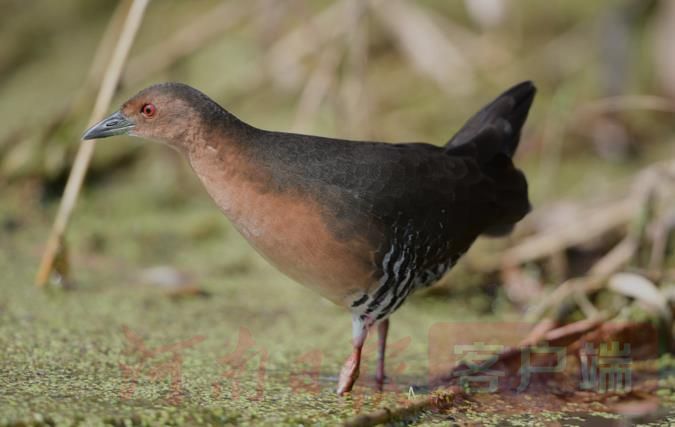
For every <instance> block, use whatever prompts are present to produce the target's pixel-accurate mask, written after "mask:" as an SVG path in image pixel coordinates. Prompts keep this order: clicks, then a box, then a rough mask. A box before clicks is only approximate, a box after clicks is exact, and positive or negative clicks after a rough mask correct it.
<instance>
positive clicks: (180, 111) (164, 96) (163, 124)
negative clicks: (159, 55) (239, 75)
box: [82, 83, 233, 151]
mask: <svg viewBox="0 0 675 427" xmlns="http://www.w3.org/2000/svg"><path fill="white" fill-rule="evenodd" d="M228 118H233V116H231V115H230V114H229V113H227V112H226V111H225V110H223V109H222V107H220V106H219V105H218V104H217V103H215V102H214V101H213V100H211V99H210V98H209V97H208V96H206V95H204V94H203V93H202V92H200V91H198V90H197V89H194V88H192V87H190V86H187V85H184V84H181V83H162V84H157V85H154V86H150V87H148V88H146V89H143V90H142V91H140V92H139V93H138V94H136V95H135V96H133V97H132V98H130V99H129V100H128V101H126V102H125V103H124V104H123V105H122V107H121V108H120V109H119V110H118V111H116V112H114V113H113V114H111V115H110V116H108V117H106V118H105V119H103V120H101V121H100V122H98V123H96V124H95V125H93V126H92V127H90V128H89V129H87V131H86V132H85V133H84V135H83V136H82V138H83V139H99V138H107V137H109V136H114V135H131V136H138V137H141V138H146V139H150V140H154V141H159V142H163V143H165V144H167V145H169V146H172V147H174V148H176V149H178V150H179V151H183V150H184V149H185V148H187V145H189V144H191V143H194V141H195V140H197V139H199V138H203V137H205V136H207V135H205V133H208V132H213V131H214V130H216V129H218V128H219V127H222V126H223V125H226V124H227V122H228V120H227V119H228Z"/></svg>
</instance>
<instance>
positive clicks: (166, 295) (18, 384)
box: [0, 152, 672, 426]
mask: <svg viewBox="0 0 675 427" xmlns="http://www.w3.org/2000/svg"><path fill="white" fill-rule="evenodd" d="M150 155H151V156H157V155H158V153H157V152H152V153H151V154H150ZM159 157H161V155H160V156H159ZM157 161H167V159H166V158H163V159H162V158H159V159H158V160H157ZM150 165H152V162H150ZM178 176H179V178H176V179H175V180H173V181H163V180H164V179H165V178H166V176H165V175H156V174H154V173H153V169H152V166H150V167H147V165H145V166H144V167H143V168H136V170H135V172H133V173H127V174H120V175H119V176H117V175H113V176H110V177H108V178H106V179H105V180H102V181H99V182H97V183H96V184H95V185H94V186H91V187H90V188H89V189H88V190H87V192H86V194H84V197H83V198H82V200H81V204H80V205H78V207H77V211H76V214H75V218H74V221H73V224H72V229H71V233H70V234H69V236H70V237H69V241H68V244H69V246H68V247H69V251H68V253H69V261H70V265H71V271H70V281H71V282H72V283H70V284H69V286H68V289H64V288H62V287H63V286H64V285H65V283H64V282H63V281H61V285H60V286H61V287H59V286H57V287H53V288H50V289H48V290H38V289H36V288H35V287H34V286H33V283H32V282H33V278H34V274H35V271H36V266H37V263H38V260H39V256H40V254H41V248H42V245H43V243H44V238H45V233H46V231H47V229H48V225H49V221H50V220H51V218H52V215H53V211H54V208H55V205H54V204H53V203H52V202H48V203H46V204H45V203H44V201H43V200H42V198H41V195H40V192H38V191H37V190H36V189H34V188H32V187H31V186H30V185H25V186H23V187H21V188H16V187H15V188H13V189H12V190H9V189H7V190H6V191H3V203H2V205H0V220H1V221H2V231H0V247H1V250H0V271H2V272H3V279H2V281H1V282H0V348H2V352H0V425H12V426H15V425H25V424H26V423H28V424H30V423H31V422H37V423H38V424H39V423H45V424H50V425H54V424H56V425H100V424H105V423H108V424H114V425H129V424H132V425H166V424H173V425H201V424H211V425H227V424H249V425H307V424H320V425H334V424H336V423H338V422H342V421H344V420H347V419H349V418H350V417H352V416H354V415H355V414H358V413H362V412H370V411H374V410H376V409H377V408H380V407H384V406H386V407H390V408H393V407H396V406H400V405H407V404H410V403H411V402H414V401H416V400H417V399H420V398H423V397H424V396H425V395H427V394H428V393H429V392H430V391H431V390H430V389H429V388H428V387H426V386H427V384H428V383H429V378H430V377H431V376H435V375H437V374H439V373H442V372H443V370H444V369H449V366H450V365H447V363H449V362H452V361H453V360H456V359H458V358H459V357H460V356H461V355H462V354H460V353H461V352H460V353H457V352H456V351H455V350H456V344H457V343H460V342H461V343H469V345H472V346H473V347H470V348H465V350H467V351H475V350H476V348H477V347H476V346H480V345H481V344H480V343H481V342H482V343H483V344H486V345H503V346H506V345H512V344H515V343H517V342H518V340H519V339H520V338H522V336H524V334H525V333H526V332H527V327H528V326H529V325H525V324H523V323H519V318H520V317H519V316H518V314H517V313H514V312H511V311H509V310H508V309H507V310H503V309H500V310H498V312H499V315H498V316H495V315H485V314H483V315H480V314H477V313H479V312H480V309H479V308H480V307H482V308H483V309H484V306H485V302H484V301H481V300H480V298H478V297H476V298H477V299H476V298H474V299H475V300H472V299H471V298H468V297H466V295H458V296H456V297H455V298H451V297H450V296H439V295H431V294H429V295H420V296H416V297H415V298H413V299H411V301H410V302H409V303H408V304H406V306H405V307H404V308H402V309H401V310H400V311H399V312H398V313H397V314H396V315H395V316H394V317H393V319H392V329H391V335H390V347H389V360H388V369H389V373H390V380H389V383H388V384H387V386H386V390H385V393H383V394H379V393H376V391H375V389H374V384H373V374H374V369H373V359H374V358H373V352H374V348H373V344H372V343H371V344H370V347H368V348H367V350H366V367H365V369H364V371H363V374H362V378H361V379H360V380H359V382H358V386H357V387H356V389H355V392H354V394H353V396H351V397H348V398H339V397H337V396H336V395H335V394H334V389H335V386H336V373H337V371H338V369H339V367H340V365H341V363H342V361H343V359H344V358H345V357H346V356H347V355H348V352H349V350H350V347H349V342H350V319H349V315H348V314H347V313H345V312H343V311H342V310H341V309H339V308H337V307H335V306H333V305H332V304H330V303H328V302H326V301H324V300H322V299H321V298H319V297H318V296H316V295H314V294H313V293H312V292H310V291H308V290H306V289H304V288H302V287H301V286H299V285H296V284H295V283H293V282H292V281H291V280H289V279H287V278H285V277H284V276H282V275H280V274H279V273H277V272H276V271H275V270H274V269H273V268H272V267H270V266H268V265H267V264H266V263H265V262H264V261H263V260H262V259H260V258H259V257H258V256H257V255H256V254H255V253H254V252H253V251H252V250H251V249H250V248H249V247H248V246H247V245H246V244H245V242H244V241H243V240H242V239H241V238H240V237H239V235H238V234H236V233H235V232H234V230H232V229H231V228H230V226H229V224H228V223H227V221H226V220H225V219H224V218H222V217H221V215H220V214H219V212H218V211H217V210H216V209H215V208H214V207H213V206H212V205H211V202H210V201H209V200H208V199H207V197H206V196H205V194H203V193H202V192H201V190H197V188H198V187H197V186H195V183H194V182H193V181H192V180H191V178H187V177H185V178H184V177H182V175H180V173H179V175H178ZM176 186H180V187H185V191H184V192H181V191H178V192H176V191H175V190H176V188H175V187H176ZM177 193H178V194H181V193H184V194H191V196H186V197H185V198H180V197H179V196H176V194H177ZM158 266H162V267H161V268H157V267H158ZM56 282H58V281H56ZM486 332H487V335H486ZM452 337H457V340H454V339H453V338H452ZM448 355H449V356H448ZM654 378H655V381H657V383H656V386H655V388H654V389H652V392H653V394H654V396H657V394H656V393H657V391H658V393H659V394H658V399H659V401H658V402H657V404H656V406H655V408H657V409H658V411H660V412H658V419H659V420H665V419H667V417H668V414H669V413H671V414H672V409H671V410H668V409H667V408H669V407H671V406H669V405H671V404H672V399H671V396H672V395H671V394H670V388H672V384H671V383H669V382H667V381H665V382H664V381H661V383H658V377H654ZM537 393H538V394H539V395H540V396H539V397H541V396H544V398H545V397H546V390H543V391H538V392H537ZM542 393H543V394H542ZM486 399H487V400H486ZM529 399H531V396H528V394H527V393H525V394H522V395H501V394H500V393H492V394H488V395H483V396H482V397H481V396H479V397H477V398H476V399H469V400H467V399H464V400H462V401H461V402H458V403H457V404H456V405H451V406H450V407H449V408H445V410H443V411H441V412H429V411H426V412H421V413H420V414H418V415H417V416H416V417H414V418H412V419H408V421H409V422H414V423H415V422H416V423H418V424H419V425H434V424H445V423H447V422H449V421H453V420H454V421H455V422H460V423H465V422H467V423H479V424H486V425H489V424H501V423H503V422H505V421H506V420H509V422H510V423H512V425H522V423H524V424H532V423H534V424H537V423H543V424H549V423H552V422H560V420H563V419H568V420H577V421H579V419H580V418H578V417H580V416H581V417H582V419H586V420H587V421H588V420H589V418H588V417H589V416H592V417H593V418H592V419H595V418H598V419H602V423H604V424H602V425H621V424H613V423H615V422H616V420H615V419H614V417H615V416H614V415H610V414H608V413H607V412H608V411H607V408H608V406H606V405H604V406H603V405H600V406H598V409H597V411H598V414H589V413H588V409H589V407H588V406H581V407H577V408H576V409H575V407H574V405H572V406H569V405H568V406H564V407H563V406H559V403H557V402H560V400H559V396H555V393H553V394H552V395H551V398H550V399H549V400H548V402H549V404H546V405H544V404H541V403H538V404H537V405H530V404H529ZM579 408H581V410H579ZM664 408H665V409H664ZM669 411H671V412H669ZM579 412H583V414H580V413H579ZM643 412H644V411H643ZM643 415H644V414H643ZM644 420H645V421H648V420H649V419H648V418H644ZM570 422H571V421H570ZM582 424H584V423H581V422H580V423H579V424H577V425H582ZM585 425H601V424H596V423H595V421H594V422H593V423H591V424H588V423H586V424H585Z"/></svg>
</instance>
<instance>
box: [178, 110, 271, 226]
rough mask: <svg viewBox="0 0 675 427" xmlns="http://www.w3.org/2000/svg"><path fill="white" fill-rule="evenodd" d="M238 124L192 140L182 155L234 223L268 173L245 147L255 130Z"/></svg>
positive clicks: (253, 136)
mask: <svg viewBox="0 0 675 427" xmlns="http://www.w3.org/2000/svg"><path fill="white" fill-rule="evenodd" d="M240 123H241V124H242V125H241V126H240V125H239V124H237V126H236V127H227V128H220V129H218V128H216V129H214V130H213V131H211V132H208V133H202V134H200V135H197V136H195V138H196V139H195V140H194V141H191V143H190V144H189V147H190V148H189V149H188V150H187V151H186V152H185V155H186V157H187V158H188V161H189V163H190V165H191V166H192V168H193V170H194V171H195V173H196V174H197V176H198V177H199V179H200V180H201V182H202V184H203V185H204V187H205V188H206V190H207V192H208V193H209V195H210V196H211V197H212V198H213V200H214V201H215V202H216V204H217V205H218V206H219V207H220V208H221V210H222V211H223V212H224V213H225V214H226V215H227V216H228V217H229V218H230V219H231V220H233V221H234V222H236V221H237V220H238V219H239V217H240V216H241V215H243V212H242V211H241V208H240V207H241V206H242V205H244V204H245V202H246V200H245V199H246V198H247V196H248V194H247V193H250V192H251V191H252V189H255V188H260V187H261V186H264V185H265V184H264V183H265V181H266V173H267V172H266V168H263V167H260V165H258V164H257V163H256V160H255V154H254V153H251V150H250V147H248V145H249V144H250V141H251V140H252V139H254V138H255V133H256V132H257V130H256V129H255V128H252V127H250V126H248V125H245V124H244V123H243V122H240Z"/></svg>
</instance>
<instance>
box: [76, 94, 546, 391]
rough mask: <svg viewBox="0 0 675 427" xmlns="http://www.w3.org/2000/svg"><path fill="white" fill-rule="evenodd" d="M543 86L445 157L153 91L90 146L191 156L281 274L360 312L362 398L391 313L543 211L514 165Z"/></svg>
mask: <svg viewBox="0 0 675 427" xmlns="http://www.w3.org/2000/svg"><path fill="white" fill-rule="evenodd" d="M535 92H536V89H535V87H534V85H533V84H532V83H531V82H523V83H520V84H518V85H516V86H514V87H512V88H511V89H509V90H507V91H506V92H504V93H503V94H502V95H500V96H499V97H497V98H496V99H495V100H494V101H492V102H491V103H490V104H488V105H487V106H485V107H484V108H483V109H482V110H480V111H479V112H478V113H477V114H476V115H474V116H473V117H472V118H471V119H470V120H469V121H468V122H467V123H466V124H465V125H464V127H462V128H461V129H460V130H459V132H457V134H456V135H455V136H453V137H452V139H450V141H449V142H448V143H447V144H445V146H442V147H439V146H435V145H430V144H425V143H401V144H391V143H382V142H364V141H348V140H343V139H334V138H324V137H319V136H309V135H299V134H293V133H283V132H273V131H267V130H262V129H258V128H255V127H253V126H251V125H249V124H246V123H244V122H243V121H241V120H239V119H238V118H236V117H235V116H234V115H232V114H231V113H229V112H228V111H226V110H225V109H223V108H222V107H221V106H220V105H218V104H217V103H216V102H214V101H213V100H211V99H210V98H209V97H208V96H206V95H204V94H203V93H202V92H200V91H198V90H196V89H194V88H192V87H190V86H187V85H184V84H178V83H164V84H158V85H155V86H151V87H149V88H147V89H144V90H142V91H141V92H139V93H138V94H137V95H135V96H134V97H132V98H131V99H129V100H128V101H127V102H125V103H124V104H123V105H122V107H121V109H120V110H119V111H117V112H115V113H114V114H112V115H111V116H109V117H108V118H106V119H104V120H102V121H101V122H99V123H97V124H96V125H94V126H92V127H91V128H90V129H88V130H87V131H86V133H85V134H84V139H94V138H105V137H109V136H113V135H119V134H128V135H133V136H138V137H142V138H147V139H151V140H156V141H160V142H163V143H165V144H167V145H169V146H170V147H173V148H174V149H176V150H178V151H179V152H180V153H182V154H183V155H185V157H187V160H188V161H189V163H190V165H191V166H192V168H193V169H194V171H195V172H196V174H197V175H198V176H199V178H200V180H201V182H202V183H203V185H204V187H205V188H206V191H207V192H208V193H209V194H210V196H211V197H212V198H213V200H214V201H215V203H216V204H217V205H218V207H219V208H220V209H221V210H222V211H223V213H224V214H225V215H226V216H227V217H228V218H229V219H230V220H231V221H232V223H233V224H234V226H235V227H236V228H237V229H238V230H239V231H240V232H241V234H243V236H244V237H245V238H246V239H247V240H248V241H249V242H250V243H251V245H253V247H254V248H255V249H256V250H257V251H258V252H259V253H260V254H262V256H263V257H265V258H266V259H267V260H269V262H271V263H272V264H273V265H275V266H276V267H277V268H278V269H279V270H281V271H282V272H284V273H285V274H287V275H288V276H290V277H291V278H293V279H295V280H296V281H298V282H300V283H302V284H304V285H306V286H308V287H310V288H312V289H314V290H316V291H317V292H318V293H319V294H321V295H323V296H324V297H326V298H328V299H329V300H331V301H333V302H335V303H336V304H339V305H341V306H344V307H346V308H347V309H348V310H349V311H351V314H352V336H353V340H352V341H353V349H352V353H351V356H349V358H348V359H347V361H346V363H345V364H344V366H343V368H342V370H341V372H340V376H339V380H338V389H337V391H338V393H340V394H344V393H347V392H349V391H351V389H352V387H353V385H354V382H355V381H356V379H357V378H358V375H359V364H360V360H361V349H362V347H363V344H364V341H365V339H366V336H367V334H368V331H369V329H370V328H371V327H373V326H376V327H377V331H378V335H379V340H378V361H377V372H376V380H377V382H378V383H379V384H382V382H383V381H384V355H385V347H386V338H387V331H388V328H389V320H388V318H389V316H390V315H391V314H392V313H393V312H394V311H396V310H397V309H398V308H399V307H400V306H401V304H403V302H404V301H405V300H406V298H407V297H408V296H409V295H410V294H411V293H413V292H414V291H416V290H419V289H423V288H426V287H428V286H430V285H432V284H433V283H434V282H436V281H438V279H440V278H441V276H443V274H444V273H445V272H447V271H448V270H449V269H450V268H452V266H453V265H455V263H456V262H457V260H458V259H459V258H460V257H461V256H462V255H463V254H464V253H465V252H466V251H467V250H468V249H469V247H470V246H471V244H472V243H473V242H474V240H476V238H477V237H478V236H479V235H492V236H501V235H505V234H507V233H509V232H510V231H511V230H512V229H513V227H514V225H515V224H516V223H517V222H518V221H519V220H520V219H522V218H523V217H524V216H525V215H526V214H527V213H528V211H529V210H530V203H529V200H528V193H527V181H526V179H525V176H524V174H523V173H522V172H521V171H520V170H518V169H516V168H515V166H514V165H513V162H512V156H513V154H514V153H515V151H516V148H517V147H518V141H519V139H520V133H521V128H522V126H523V124H524V122H525V120H526V118H527V114H528V111H529V109H530V106H531V105H532V101H533V99H534V95H535Z"/></svg>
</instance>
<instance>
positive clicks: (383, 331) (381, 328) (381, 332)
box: [375, 319, 389, 390]
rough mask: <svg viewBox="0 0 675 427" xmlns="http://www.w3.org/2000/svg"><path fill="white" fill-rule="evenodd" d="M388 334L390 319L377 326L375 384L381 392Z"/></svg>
mask: <svg viewBox="0 0 675 427" xmlns="http://www.w3.org/2000/svg"><path fill="white" fill-rule="evenodd" d="M388 332H389V319H385V320H383V321H381V322H380V323H379V324H378V325H377V371H376V372H375V382H376V383H377V385H378V388H379V389H380V390H382V384H384V354H385V351H386V349H387V333H388Z"/></svg>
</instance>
